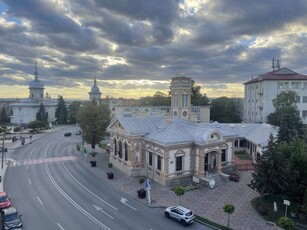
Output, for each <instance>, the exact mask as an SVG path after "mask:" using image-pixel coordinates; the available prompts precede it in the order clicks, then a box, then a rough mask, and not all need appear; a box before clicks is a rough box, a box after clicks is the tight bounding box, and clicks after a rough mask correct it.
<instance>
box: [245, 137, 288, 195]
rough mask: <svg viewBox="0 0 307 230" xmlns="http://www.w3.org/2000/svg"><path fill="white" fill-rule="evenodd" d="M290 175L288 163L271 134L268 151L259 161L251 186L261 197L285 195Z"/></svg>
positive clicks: (266, 150) (265, 151)
mask: <svg viewBox="0 0 307 230" xmlns="http://www.w3.org/2000/svg"><path fill="white" fill-rule="evenodd" d="M288 175H289V172H288V167H287V161H286V159H285V157H284V156H283V154H282V153H281V152H280V150H279V147H278V144H277V143H276V141H275V139H274V137H273V135H272V134H271V135H270V138H269V141H268V145H267V146H266V149H265V150H264V151H263V154H262V155H261V157H260V158H258V159H257V164H256V165H255V170H254V172H253V173H252V177H253V179H252V181H251V183H250V184H249V186H250V187H251V188H252V189H254V190H256V191H258V192H259V193H260V195H283V194H285V192H286V189H287V188H288V178H287V177H288Z"/></svg>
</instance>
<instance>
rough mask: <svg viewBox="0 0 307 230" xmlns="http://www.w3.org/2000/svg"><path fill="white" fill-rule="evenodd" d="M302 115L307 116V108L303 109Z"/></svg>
mask: <svg viewBox="0 0 307 230" xmlns="http://www.w3.org/2000/svg"><path fill="white" fill-rule="evenodd" d="M302 117H303V118H307V110H303V111H302Z"/></svg>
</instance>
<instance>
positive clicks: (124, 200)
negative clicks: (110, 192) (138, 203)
mask: <svg viewBox="0 0 307 230" xmlns="http://www.w3.org/2000/svg"><path fill="white" fill-rule="evenodd" d="M127 201H128V200H127V199H126V198H124V197H121V198H120V202H122V203H123V204H125V205H127V206H128V207H129V208H132V209H133V210H135V211H136V208H134V207H132V206H131V205H129V204H127V203H126V202H127Z"/></svg>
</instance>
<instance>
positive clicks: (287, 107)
mask: <svg viewBox="0 0 307 230" xmlns="http://www.w3.org/2000/svg"><path fill="white" fill-rule="evenodd" d="M296 97H297V94H296V93H295V92H294V91H283V92H281V93H279V94H278V95H277V97H276V98H275V99H273V101H272V103H273V106H274V109H275V110H274V112H273V113H271V114H269V116H268V117H267V120H268V123H269V124H271V125H274V126H279V127H280V129H279V134H278V141H279V142H283V141H285V142H287V143H289V142H291V141H293V140H294V139H295V138H296V137H299V138H303V137H304V129H303V123H302V120H301V118H300V116H299V112H298V110H297V108H296V103H295V101H296Z"/></svg>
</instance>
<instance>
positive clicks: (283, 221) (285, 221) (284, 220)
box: [278, 217, 294, 230]
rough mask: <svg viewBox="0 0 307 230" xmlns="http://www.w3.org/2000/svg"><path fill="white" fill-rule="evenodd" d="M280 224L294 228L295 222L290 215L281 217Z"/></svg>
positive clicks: (287, 227) (283, 226) (287, 229)
mask: <svg viewBox="0 0 307 230" xmlns="http://www.w3.org/2000/svg"><path fill="white" fill-rule="evenodd" d="M278 225H279V226H280V227H282V228H284V229H286V230H292V229H294V222H293V221H292V220H291V219H289V218H288V217H280V218H279V220H278Z"/></svg>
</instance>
